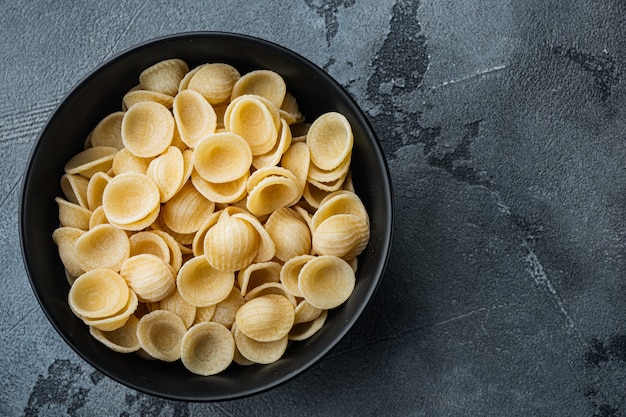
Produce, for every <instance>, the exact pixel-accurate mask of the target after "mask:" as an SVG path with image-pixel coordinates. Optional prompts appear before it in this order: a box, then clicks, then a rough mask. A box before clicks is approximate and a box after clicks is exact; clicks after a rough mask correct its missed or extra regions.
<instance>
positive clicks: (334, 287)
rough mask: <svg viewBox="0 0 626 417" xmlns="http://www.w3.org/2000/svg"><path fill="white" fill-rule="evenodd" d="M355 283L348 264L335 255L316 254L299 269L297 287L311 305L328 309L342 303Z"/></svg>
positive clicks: (352, 272)
mask: <svg viewBox="0 0 626 417" xmlns="http://www.w3.org/2000/svg"><path fill="white" fill-rule="evenodd" d="M355 283H356V279H355V275H354V271H353V270H352V268H351V267H350V265H349V264H348V263H347V262H346V261H344V260H343V259H341V258H338V257H336V256H316V257H314V258H313V259H311V260H310V261H308V262H307V263H306V264H305V265H304V266H303V267H302V269H301V270H300V275H299V277H298V287H299V288H300V292H301V293H302V295H303V296H304V298H305V299H306V300H307V301H308V302H309V303H310V304H311V305H312V306H313V307H317V308H319V309H322V310H329V309H332V308H335V307H338V306H340V305H341V304H343V303H344V302H345V301H346V300H347V299H348V298H349V297H350V295H351V294H352V291H353V290H354V285H355Z"/></svg>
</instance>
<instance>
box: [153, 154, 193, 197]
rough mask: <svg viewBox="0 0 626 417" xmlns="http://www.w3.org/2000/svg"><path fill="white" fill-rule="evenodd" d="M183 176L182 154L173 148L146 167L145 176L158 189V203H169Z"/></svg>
mask: <svg viewBox="0 0 626 417" xmlns="http://www.w3.org/2000/svg"><path fill="white" fill-rule="evenodd" d="M184 174H185V161H184V160H183V153H182V152H181V151H180V149H178V148H177V147H175V146H170V147H169V148H167V150H166V151H165V152H164V153H162V154H161V155H159V156H158V157H156V158H154V159H153V160H152V161H151V162H150V164H149V165H148V169H147V171H146V175H147V176H148V177H149V178H150V179H151V180H152V181H154V183H155V184H156V186H157V187H158V188H159V194H160V201H161V203H165V202H167V201H169V199H171V198H172V197H174V194H176V193H177V192H178V190H180V188H181V186H182V183H183V179H184V178H183V176H184Z"/></svg>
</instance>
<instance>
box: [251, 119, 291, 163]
mask: <svg viewBox="0 0 626 417" xmlns="http://www.w3.org/2000/svg"><path fill="white" fill-rule="evenodd" d="M280 122H281V128H280V133H279V135H278V140H277V141H276V144H275V145H274V147H273V148H272V149H270V150H269V151H268V152H267V153H264V154H262V155H257V156H254V157H252V165H253V166H254V167H255V168H257V169H259V168H263V167H269V166H275V165H278V164H279V163H280V159H281V157H282V156H283V154H284V153H285V152H286V151H287V149H289V146H291V129H289V125H288V124H287V122H286V121H285V119H281V121H280Z"/></svg>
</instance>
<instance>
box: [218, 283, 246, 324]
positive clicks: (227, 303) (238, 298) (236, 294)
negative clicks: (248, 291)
mask: <svg viewBox="0 0 626 417" xmlns="http://www.w3.org/2000/svg"><path fill="white" fill-rule="evenodd" d="M243 304H244V299H243V296H242V295H241V292H240V291H239V289H237V288H235V287H233V288H232V290H231V291H230V294H228V297H226V298H225V299H224V300H222V301H220V302H219V303H217V304H216V305H215V312H214V313H213V317H212V318H211V321H214V322H216V323H221V324H223V325H224V326H226V327H227V328H230V327H231V326H232V325H233V323H234V322H235V316H236V314H237V311H239V308H241V306H242V305H243Z"/></svg>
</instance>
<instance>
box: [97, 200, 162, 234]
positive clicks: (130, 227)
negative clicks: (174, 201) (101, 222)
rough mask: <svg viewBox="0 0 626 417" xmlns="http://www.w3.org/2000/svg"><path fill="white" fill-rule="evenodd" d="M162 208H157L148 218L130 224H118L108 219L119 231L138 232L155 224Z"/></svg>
mask: <svg viewBox="0 0 626 417" xmlns="http://www.w3.org/2000/svg"><path fill="white" fill-rule="evenodd" d="M160 209H161V206H160V205H159V206H156V207H155V208H154V210H152V211H151V212H150V213H149V214H148V215H147V216H146V217H144V218H143V219H139V220H137V221H134V222H130V223H117V222H115V221H113V220H110V219H107V220H108V222H109V223H110V224H112V225H113V226H115V227H117V228H118V229H123V230H127V231H129V232H138V231H140V230H143V229H145V228H146V227H148V226H150V225H151V224H153V223H154V222H155V221H156V219H157V218H158V216H159V211H160Z"/></svg>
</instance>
